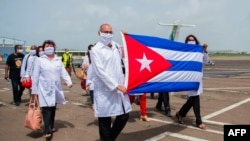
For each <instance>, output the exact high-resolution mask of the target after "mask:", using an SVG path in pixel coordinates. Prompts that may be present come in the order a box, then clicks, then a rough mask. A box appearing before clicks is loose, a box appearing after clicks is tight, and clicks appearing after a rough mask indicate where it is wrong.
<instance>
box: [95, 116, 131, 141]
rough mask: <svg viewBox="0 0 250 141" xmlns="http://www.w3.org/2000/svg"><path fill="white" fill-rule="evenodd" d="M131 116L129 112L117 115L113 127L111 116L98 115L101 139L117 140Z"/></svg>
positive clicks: (102, 140)
mask: <svg viewBox="0 0 250 141" xmlns="http://www.w3.org/2000/svg"><path fill="white" fill-rule="evenodd" d="M128 118H129V113H127V114H123V115H119V116H116V118H115V121H114V123H113V125H112V127H111V117H98V123H99V135H100V139H101V141H115V140H116V138H117V137H118V135H119V134H120V132H121V131H122V129H123V128H124V127H125V125H126V123H127V121H128Z"/></svg>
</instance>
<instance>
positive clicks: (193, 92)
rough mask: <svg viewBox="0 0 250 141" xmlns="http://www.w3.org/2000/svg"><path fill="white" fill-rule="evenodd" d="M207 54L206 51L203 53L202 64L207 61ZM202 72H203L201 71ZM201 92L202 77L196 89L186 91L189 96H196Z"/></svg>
mask: <svg viewBox="0 0 250 141" xmlns="http://www.w3.org/2000/svg"><path fill="white" fill-rule="evenodd" d="M208 60H209V59H208V54H207V53H203V64H206V63H207V62H208ZM202 74H203V72H202ZM202 93H203V84H202V77H201V79H200V85H199V88H198V90H197V91H188V92H187V94H188V97H190V96H197V95H200V94H202Z"/></svg>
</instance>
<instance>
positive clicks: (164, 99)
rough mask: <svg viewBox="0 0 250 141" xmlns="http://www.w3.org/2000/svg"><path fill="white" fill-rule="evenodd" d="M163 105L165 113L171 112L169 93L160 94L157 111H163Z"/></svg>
mask: <svg viewBox="0 0 250 141" xmlns="http://www.w3.org/2000/svg"><path fill="white" fill-rule="evenodd" d="M162 103H163V105H164V109H165V112H166V113H167V112H170V111H171V109H170V104H169V93H168V92H159V95H158V101H157V104H156V108H157V109H162Z"/></svg>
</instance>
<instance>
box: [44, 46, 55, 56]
mask: <svg viewBox="0 0 250 141" xmlns="http://www.w3.org/2000/svg"><path fill="white" fill-rule="evenodd" d="M54 51H55V49H54V47H46V48H44V54H45V55H52V54H54Z"/></svg>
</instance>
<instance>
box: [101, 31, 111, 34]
mask: <svg viewBox="0 0 250 141" xmlns="http://www.w3.org/2000/svg"><path fill="white" fill-rule="evenodd" d="M101 32H102V33H109V34H113V31H101Z"/></svg>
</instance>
